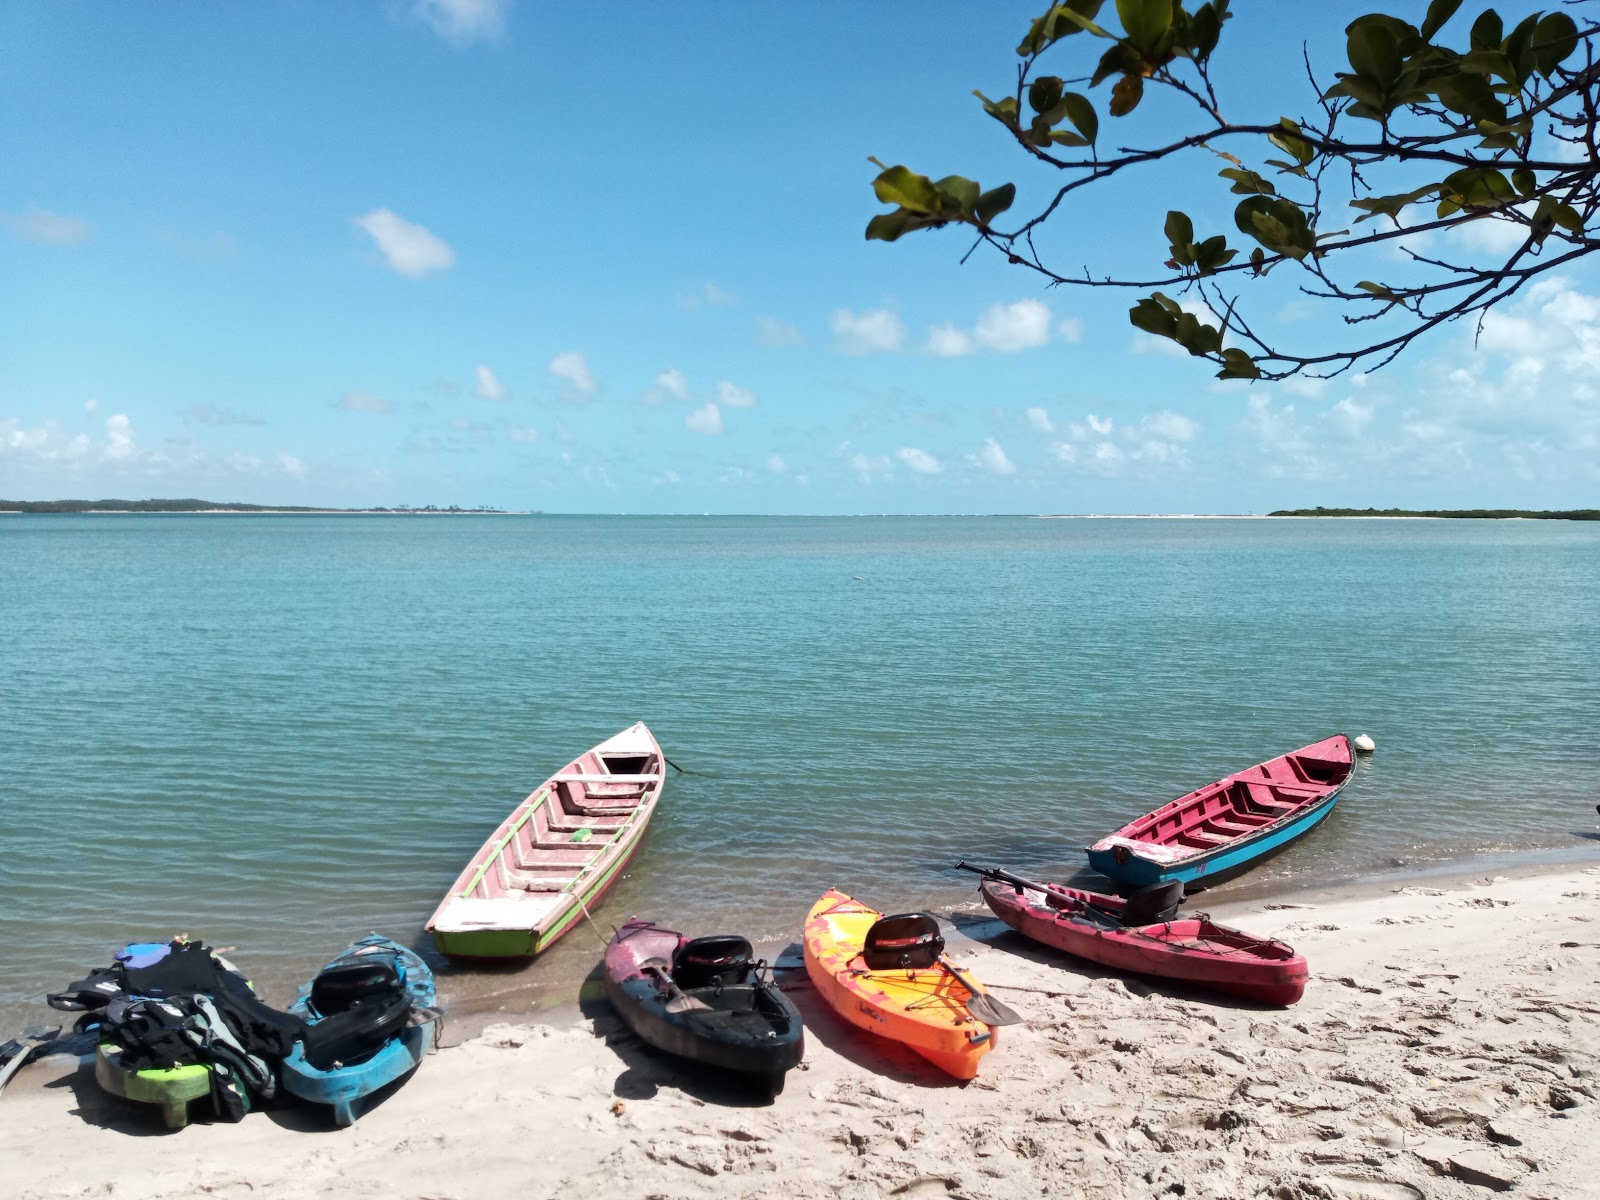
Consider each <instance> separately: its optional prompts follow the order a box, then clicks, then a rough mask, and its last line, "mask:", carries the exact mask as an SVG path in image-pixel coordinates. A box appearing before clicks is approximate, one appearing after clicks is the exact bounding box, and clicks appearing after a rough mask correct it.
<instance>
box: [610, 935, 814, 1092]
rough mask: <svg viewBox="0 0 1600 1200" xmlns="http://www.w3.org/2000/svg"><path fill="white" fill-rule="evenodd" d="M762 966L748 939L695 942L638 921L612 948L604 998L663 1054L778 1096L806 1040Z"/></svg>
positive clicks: (789, 1003) (791, 1005)
mask: <svg viewBox="0 0 1600 1200" xmlns="http://www.w3.org/2000/svg"><path fill="white" fill-rule="evenodd" d="M762 965H763V964H760V963H756V962H753V961H752V960H751V949H750V943H749V942H748V941H747V940H746V939H745V938H742V937H738V936H729V935H723V936H714V937H700V938H695V939H693V940H690V939H687V938H685V937H684V936H683V935H682V934H681V933H677V932H675V931H674V930H671V929H663V928H662V927H661V926H659V925H655V924H653V923H652V922H650V921H641V920H639V919H637V918H634V919H632V920H630V921H628V922H626V923H625V924H624V925H623V926H622V928H620V929H619V930H617V933H616V936H615V937H614V938H612V939H611V943H610V945H608V946H607V947H606V957H605V989H606V997H607V999H609V1000H610V1001H611V1005H612V1007H613V1008H615V1009H616V1010H617V1015H618V1016H620V1017H621V1018H622V1019H623V1021H625V1022H626V1023H627V1025H628V1028H630V1029H632V1030H633V1031H634V1033H636V1034H638V1035H639V1037H640V1038H642V1039H643V1040H644V1041H646V1042H647V1043H649V1044H650V1045H652V1046H654V1047H656V1048H657V1049H658V1050H665V1051H666V1052H667V1053H668V1054H674V1055H677V1056H678V1057H680V1058H685V1059H689V1060H690V1061H693V1062H698V1063H704V1064H705V1065H707V1066H710V1067H716V1068H719V1069H721V1070H724V1071H732V1072H736V1073H738V1074H739V1075H741V1076H745V1077H748V1078H749V1079H751V1080H752V1081H753V1082H756V1083H758V1084H759V1085H760V1086H761V1087H763V1088H764V1089H765V1090H766V1091H767V1092H768V1093H769V1094H770V1095H774V1096H776V1095H777V1094H778V1093H779V1092H781V1091H782V1090H783V1084H784V1078H785V1073H786V1072H787V1071H788V1070H789V1069H790V1068H792V1067H794V1066H796V1065H798V1064H799V1062H800V1059H801V1056H802V1055H803V1054H804V1053H805V1035H804V1030H803V1027H802V1025H801V1023H800V1014H799V1012H798V1011H796V1009H795V1006H794V1003H793V1002H792V1001H791V1000H790V999H789V998H788V997H787V996H785V995H784V994H783V992H782V991H780V990H779V988H778V985H777V984H776V983H774V982H773V980H772V978H771V977H770V976H763V975H762V972H761V967H762Z"/></svg>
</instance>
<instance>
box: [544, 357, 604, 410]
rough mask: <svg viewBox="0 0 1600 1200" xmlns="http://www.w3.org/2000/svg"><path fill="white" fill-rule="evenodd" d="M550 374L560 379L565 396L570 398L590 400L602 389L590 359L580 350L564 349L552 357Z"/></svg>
mask: <svg viewBox="0 0 1600 1200" xmlns="http://www.w3.org/2000/svg"><path fill="white" fill-rule="evenodd" d="M550 374H552V375H554V376H555V377H556V379H558V380H559V381H560V389H561V392H562V394H563V397H564V398H565V399H568V400H578V401H582V400H589V399H591V398H593V396H594V394H595V393H596V392H598V391H599V390H600V385H599V384H598V383H596V382H595V378H594V375H593V374H592V373H591V372H590V370H589V360H588V359H586V358H585V357H584V356H583V353H582V351H579V350H563V351H562V352H561V353H560V354H558V355H556V356H555V357H554V358H552V359H551V360H550Z"/></svg>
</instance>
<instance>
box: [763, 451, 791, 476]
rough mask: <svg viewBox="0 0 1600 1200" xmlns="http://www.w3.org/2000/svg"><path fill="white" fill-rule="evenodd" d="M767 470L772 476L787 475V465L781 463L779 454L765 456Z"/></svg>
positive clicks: (781, 459) (781, 457)
mask: <svg viewBox="0 0 1600 1200" xmlns="http://www.w3.org/2000/svg"><path fill="white" fill-rule="evenodd" d="M767 470H769V471H771V472H772V473H773V474H774V475H787V474H788V473H789V464H788V463H786V462H784V461H783V456H782V455H781V454H769V455H767Z"/></svg>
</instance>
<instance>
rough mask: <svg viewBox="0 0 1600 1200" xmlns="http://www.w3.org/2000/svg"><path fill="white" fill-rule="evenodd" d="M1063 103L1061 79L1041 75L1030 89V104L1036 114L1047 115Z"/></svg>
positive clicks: (1054, 76) (1056, 76)
mask: <svg viewBox="0 0 1600 1200" xmlns="http://www.w3.org/2000/svg"><path fill="white" fill-rule="evenodd" d="M1060 103H1061V77H1060V76H1058V75H1041V76H1040V77H1039V78H1038V79H1035V80H1034V81H1033V83H1032V84H1031V85H1029V87H1028V104H1029V106H1030V107H1032V109H1033V111H1034V112H1036V113H1047V112H1049V111H1050V110H1051V109H1052V108H1054V107H1055V106H1056V105H1057V104H1060Z"/></svg>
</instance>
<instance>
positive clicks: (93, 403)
mask: <svg viewBox="0 0 1600 1200" xmlns="http://www.w3.org/2000/svg"><path fill="white" fill-rule="evenodd" d="M99 407H100V401H98V400H96V399H95V398H94V397H93V396H90V397H89V398H88V399H87V400H85V401H84V402H83V411H84V412H86V413H92V412H94V411H95V410H96V409H98V408H99Z"/></svg>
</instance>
